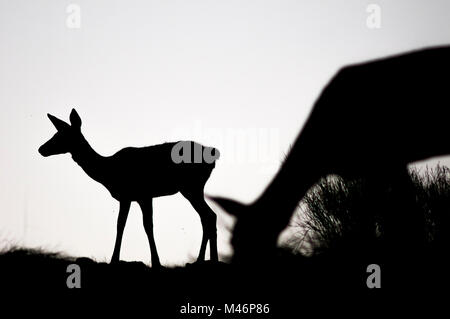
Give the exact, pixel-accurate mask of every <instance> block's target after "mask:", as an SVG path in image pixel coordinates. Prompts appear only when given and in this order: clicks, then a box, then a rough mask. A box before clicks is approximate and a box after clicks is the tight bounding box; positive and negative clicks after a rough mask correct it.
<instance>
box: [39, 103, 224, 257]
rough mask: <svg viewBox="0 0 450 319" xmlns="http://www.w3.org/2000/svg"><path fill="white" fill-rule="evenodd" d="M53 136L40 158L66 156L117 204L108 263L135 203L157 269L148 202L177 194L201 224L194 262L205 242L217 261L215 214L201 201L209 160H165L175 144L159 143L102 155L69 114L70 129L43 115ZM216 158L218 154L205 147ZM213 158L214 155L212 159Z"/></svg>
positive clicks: (202, 253) (201, 254)
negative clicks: (141, 217)
mask: <svg viewBox="0 0 450 319" xmlns="http://www.w3.org/2000/svg"><path fill="white" fill-rule="evenodd" d="M49 118H50V120H51V121H52V123H53V124H54V125H55V127H56V128H57V130H58V132H57V133H56V134H55V136H54V137H52V138H51V139H50V140H49V141H48V142H46V143H45V144H44V145H42V146H41V147H40V148H39V152H40V153H41V154H42V155H43V156H50V155H55V154H62V153H70V154H71V155H72V158H73V159H74V161H75V162H76V163H77V164H78V165H79V166H80V167H81V168H82V169H83V170H84V171H85V172H86V174H87V175H89V177H91V178H92V179H94V180H95V181H97V182H99V183H101V184H102V185H104V186H105V187H106V188H107V189H108V191H109V192H110V193H111V196H112V197H113V198H115V199H116V200H118V201H119V202H120V211H119V217H118V222H117V236H116V244H115V247H114V253H113V257H112V261H113V262H117V261H118V260H119V257H120V247H121V242H122V236H123V230H124V227H125V223H126V220H127V217H128V212H129V209H130V205H131V202H133V201H136V202H137V203H138V204H139V205H140V207H141V209H142V212H143V221H144V228H145V231H146V233H147V236H148V239H149V243H150V250H151V257H152V265H153V266H159V265H160V261H159V256H158V253H157V249H156V244H155V241H154V236H153V220H152V215H153V208H152V199H153V198H155V197H159V196H167V195H173V194H175V193H178V192H180V193H181V194H182V195H183V196H184V197H186V198H187V199H188V200H189V202H190V203H191V204H192V206H193V207H194V209H195V210H196V211H197V212H198V213H199V215H200V219H201V222H202V226H203V238H202V243H201V247H200V252H199V256H198V259H197V260H198V261H203V260H204V259H205V250H206V245H207V243H208V241H209V242H210V258H211V259H212V260H213V261H217V260H218V256H217V239H216V236H217V235H216V215H215V214H214V212H213V211H212V210H211V208H209V206H208V205H207V204H206V202H205V200H204V195H203V190H204V185H205V183H206V181H207V180H208V178H209V176H210V175H211V172H212V170H213V168H214V166H215V162H214V161H213V162H212V163H207V162H203V161H202V162H199V163H195V162H194V163H185V162H181V163H178V164H177V163H175V162H174V161H173V159H172V157H171V152H172V149H173V147H174V146H175V145H176V144H177V143H178V142H175V143H164V144H160V145H154V146H148V147H141V148H136V147H127V148H124V149H122V150H120V151H118V152H117V153H116V154H114V155H112V156H109V157H104V156H101V155H99V154H98V153H97V152H95V151H94V149H93V148H92V147H91V146H90V145H89V143H88V142H87V141H86V139H85V138H84V136H83V135H82V134H81V119H80V118H79V116H78V114H77V113H76V111H75V110H72V113H71V116H70V120H71V125H69V124H67V123H65V122H64V121H62V120H59V119H57V118H56V117H54V116H52V115H49ZM182 143H189V145H191V144H192V145H194V147H197V148H200V149H201V150H204V149H205V148H206V147H205V146H202V145H200V144H198V143H195V142H185V141H183V142H182ZM209 150H210V151H211V150H213V151H214V152H215V153H216V154H218V151H217V150H216V149H214V148H209ZM217 157H218V156H217Z"/></svg>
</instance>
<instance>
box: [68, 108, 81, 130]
mask: <svg viewBox="0 0 450 319" xmlns="http://www.w3.org/2000/svg"><path fill="white" fill-rule="evenodd" d="M70 124H71V125H72V127H74V128H81V118H80V116H79V115H78V113H77V111H76V110H75V109H72V112H70Z"/></svg>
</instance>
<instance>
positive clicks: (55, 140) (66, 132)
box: [39, 109, 82, 157]
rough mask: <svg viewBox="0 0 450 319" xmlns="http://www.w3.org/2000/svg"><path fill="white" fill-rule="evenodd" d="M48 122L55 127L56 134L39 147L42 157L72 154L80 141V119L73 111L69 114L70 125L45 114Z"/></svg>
mask: <svg viewBox="0 0 450 319" xmlns="http://www.w3.org/2000/svg"><path fill="white" fill-rule="evenodd" d="M47 116H48V118H49V119H50V121H51V122H52V123H53V125H54V126H55V128H56V130H57V132H56V134H55V135H53V137H52V138H51V139H49V140H48V141H47V142H45V143H44V144H43V145H42V146H41V147H39V153H40V154H41V155H42V156H45V157H47V156H51V155H56V154H65V153H69V152H72V151H73V150H74V149H75V148H76V147H77V145H78V144H79V143H80V141H81V140H82V135H81V118H80V116H79V115H78V113H77V111H75V109H72V112H71V113H70V124H68V123H66V122H64V121H63V120H60V119H58V118H57V117H55V116H53V115H51V114H47Z"/></svg>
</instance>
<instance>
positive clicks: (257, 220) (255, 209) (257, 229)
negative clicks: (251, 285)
mask: <svg viewBox="0 0 450 319" xmlns="http://www.w3.org/2000/svg"><path fill="white" fill-rule="evenodd" d="M208 198H209V199H210V200H212V201H213V202H215V203H216V204H217V205H218V206H220V207H221V208H222V209H223V210H224V211H225V212H227V213H229V214H230V215H232V216H234V217H236V223H235V225H234V229H233V234H232V238H231V245H232V246H233V249H234V255H233V260H234V261H237V262H245V263H252V262H258V260H260V259H261V258H263V256H265V255H267V254H270V253H271V251H268V249H269V250H272V249H273V250H274V249H275V248H276V243H277V238H278V233H277V232H276V231H273V230H272V228H273V226H274V225H273V224H274V222H273V221H271V219H270V218H269V216H268V215H267V213H268V212H270V211H276V208H274V207H270V205H268V204H267V205H266V204H262V203H261V200H256V201H255V202H254V203H252V204H249V205H247V204H243V203H240V202H238V201H235V200H232V199H228V198H223V197H211V196H208ZM276 229H278V228H276ZM272 252H273V251H272Z"/></svg>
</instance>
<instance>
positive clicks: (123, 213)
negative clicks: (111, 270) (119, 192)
mask: <svg viewBox="0 0 450 319" xmlns="http://www.w3.org/2000/svg"><path fill="white" fill-rule="evenodd" d="M130 205H131V202H129V201H121V202H120V210H119V217H118V218H117V234H116V244H115V245H114V252H113V255H112V258H111V262H112V263H114V262H118V261H119V258H120V246H121V245H122V236H123V230H124V228H125V224H126V222H127V217H128V212H129V211H130Z"/></svg>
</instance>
